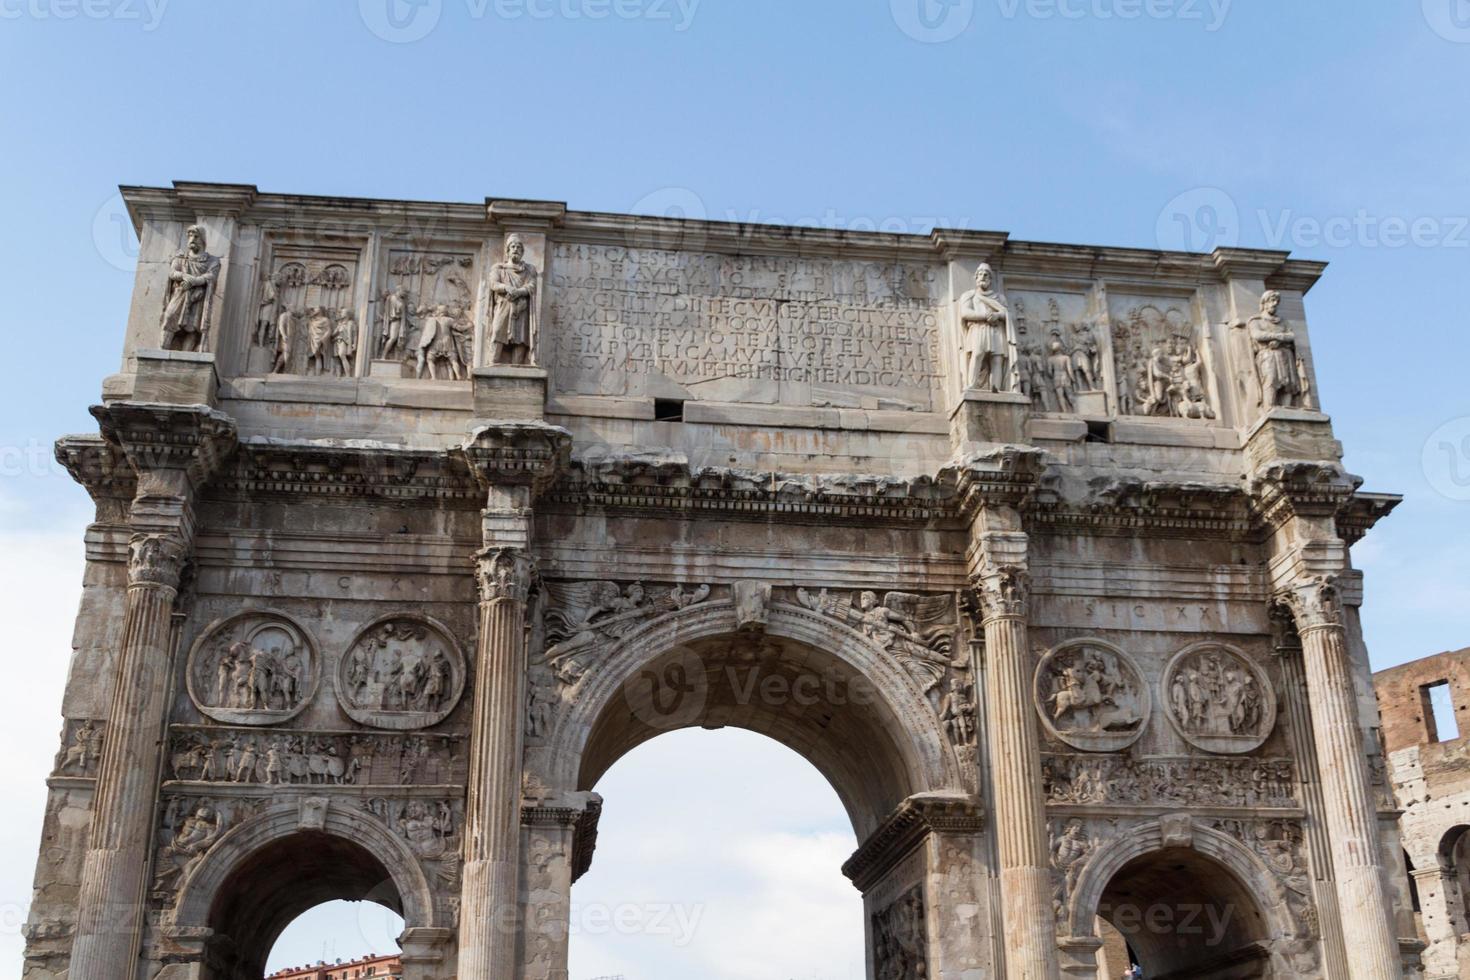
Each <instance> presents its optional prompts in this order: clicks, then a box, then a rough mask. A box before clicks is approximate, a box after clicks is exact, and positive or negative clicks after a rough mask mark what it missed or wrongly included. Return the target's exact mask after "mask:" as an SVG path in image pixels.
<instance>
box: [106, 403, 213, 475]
mask: <svg viewBox="0 0 1470 980" xmlns="http://www.w3.org/2000/svg"><path fill="white" fill-rule="evenodd" d="M91 412H92V417H93V418H95V419H96V420H97V425H98V428H99V429H101V431H102V438H103V439H105V440H106V441H107V442H108V443H109V444H110V445H112V446H114V447H116V449H117V450H118V451H120V452H121V453H122V454H123V455H124V456H125V457H126V458H127V460H128V462H129V463H130V464H131V465H132V466H133V468H134V469H135V470H137V471H139V472H146V471H151V470H165V469H178V470H185V471H187V472H188V473H189V475H190V478H191V479H193V480H194V481H195V482H203V481H204V480H205V479H207V478H208V477H209V475H210V474H212V473H214V472H215V471H216V470H218V469H219V467H220V466H221V465H222V464H223V463H224V462H225V460H227V459H228V458H229V457H230V455H231V454H232V453H233V452H234V451H235V447H236V444H237V433H236V428H235V420H234V419H232V418H230V417H229V416H228V415H226V414H224V413H223V412H217V411H215V410H214V409H211V408H209V407H208V406H207V405H162V404H152V403H147V402H128V401H121V402H109V403H107V404H105V405H93V406H92V408H91Z"/></svg>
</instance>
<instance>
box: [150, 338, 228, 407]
mask: <svg viewBox="0 0 1470 980" xmlns="http://www.w3.org/2000/svg"><path fill="white" fill-rule="evenodd" d="M137 361H138V370H137V373H136V376H135V380H134V382H133V391H132V400H133V401H139V402H157V403H160V404H165V405H210V406H213V405H214V404H215V399H216V395H217V393H218V391H219V375H218V374H217V373H216V372H215V368H214V355H213V354H199V353H187V352H184V351H172V350H140V351H138V354H137Z"/></svg>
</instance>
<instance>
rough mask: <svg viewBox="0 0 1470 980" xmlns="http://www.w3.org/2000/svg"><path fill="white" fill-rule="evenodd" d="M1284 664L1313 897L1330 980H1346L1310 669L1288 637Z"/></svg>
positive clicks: (1279, 651) (1283, 649)
mask: <svg viewBox="0 0 1470 980" xmlns="http://www.w3.org/2000/svg"><path fill="white" fill-rule="evenodd" d="M1277 654H1278V657H1279V660H1280V663H1281V681H1282V689H1283V694H1284V697H1283V699H1282V700H1283V702H1284V707H1285V709H1286V718H1287V724H1288V725H1290V726H1291V747H1292V754H1293V755H1294V756H1295V757H1296V768H1297V781H1298V785H1299V786H1300V787H1301V793H1302V807H1303V809H1305V810H1306V813H1307V821H1306V823H1307V849H1308V853H1309V854H1310V855H1311V863H1312V894H1313V897H1314V898H1316V900H1317V911H1318V916H1317V918H1318V922H1319V924H1320V928H1321V932H1322V947H1323V948H1322V959H1323V963H1324V965H1325V971H1324V972H1325V973H1326V980H1347V978H1348V976H1349V973H1348V966H1347V959H1346V956H1347V953H1346V949H1347V947H1346V944H1345V943H1344V941H1343V935H1342V912H1341V909H1339V908H1338V903H1337V892H1336V891H1335V886H1334V885H1333V874H1332V844H1331V841H1330V839H1329V835H1328V833H1327V827H1326V824H1325V822H1324V817H1325V811H1326V806H1325V804H1324V803H1323V800H1322V782H1321V778H1322V777H1321V767H1320V766H1319V765H1318V762H1317V745H1316V742H1315V741H1314V740H1313V734H1312V715H1311V709H1310V706H1309V705H1308V704H1307V679H1306V668H1305V666H1304V665H1303V663H1302V651H1301V648H1300V647H1299V646H1297V645H1296V644H1295V643H1288V642H1286V641H1285V639H1284V637H1283V639H1282V641H1281V642H1280V643H1278V647H1277Z"/></svg>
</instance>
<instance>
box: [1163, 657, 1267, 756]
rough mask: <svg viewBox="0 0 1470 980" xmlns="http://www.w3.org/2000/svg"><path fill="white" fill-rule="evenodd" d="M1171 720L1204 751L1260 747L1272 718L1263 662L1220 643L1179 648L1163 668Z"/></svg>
mask: <svg viewBox="0 0 1470 980" xmlns="http://www.w3.org/2000/svg"><path fill="white" fill-rule="evenodd" d="M1162 690H1163V692H1164V699H1165V701H1166V706H1165V711H1166V713H1167V714H1168V716H1169V721H1170V722H1171V723H1172V724H1173V725H1174V728H1175V730H1176V731H1178V732H1179V734H1180V735H1181V736H1183V737H1184V739H1185V740H1186V741H1187V742H1189V743H1190V744H1191V745H1194V746H1196V747H1197V748H1201V749H1204V750H1205V751H1207V752H1220V753H1239V752H1251V751H1254V750H1255V749H1257V748H1259V747H1260V746H1261V744H1262V743H1263V742H1265V740H1266V738H1267V737H1268V736H1269V735H1270V734H1271V729H1272V728H1273V727H1274V726H1275V724H1276V697H1275V694H1274V693H1273V691H1272V690H1271V684H1270V681H1269V680H1268V679H1267V677H1266V675H1265V673H1264V672H1263V671H1262V670H1261V668H1260V667H1259V666H1258V665H1257V664H1256V663H1254V662H1253V661H1251V660H1250V659H1249V658H1247V657H1245V656H1244V655H1242V654H1240V653H1239V652H1237V651H1235V650H1232V649H1230V648H1229V647H1226V646H1222V645H1220V644H1218V643H1199V644H1195V645H1193V646H1190V647H1188V648H1186V649H1184V650H1181V651H1180V652H1179V653H1178V654H1177V655H1176V656H1175V657H1174V659H1173V660H1171V661H1170V662H1169V665H1168V666H1167V667H1166V668H1165V669H1164V679H1163V685H1162Z"/></svg>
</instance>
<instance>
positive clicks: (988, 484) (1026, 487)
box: [939, 445, 1046, 517]
mask: <svg viewBox="0 0 1470 980" xmlns="http://www.w3.org/2000/svg"><path fill="white" fill-rule="evenodd" d="M1045 470H1046V454H1045V453H1043V452H1042V451H1041V450H1040V449H1037V448H1035V447H1034V446H1012V445H1004V446H997V447H995V448H993V449H988V450H985V451H983V452H978V453H971V454H969V455H967V456H964V457H961V458H959V459H956V460H954V461H953V462H951V463H950V464H949V465H947V466H945V467H944V468H943V469H941V470H940V471H939V479H940V482H941V483H943V484H945V485H946V486H953V487H954V493H955V497H956V498H957V500H958V509H959V513H960V514H961V515H962V516H965V517H971V516H973V515H974V514H975V513H976V512H977V511H979V510H980V509H981V508H983V507H987V506H1003V507H1014V508H1017V509H1024V508H1025V507H1026V506H1027V505H1029V504H1030V503H1031V501H1032V499H1033V498H1034V497H1035V495H1036V491H1037V489H1038V488H1039V487H1040V485H1041V481H1042V477H1043V475H1044V473H1045Z"/></svg>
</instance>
